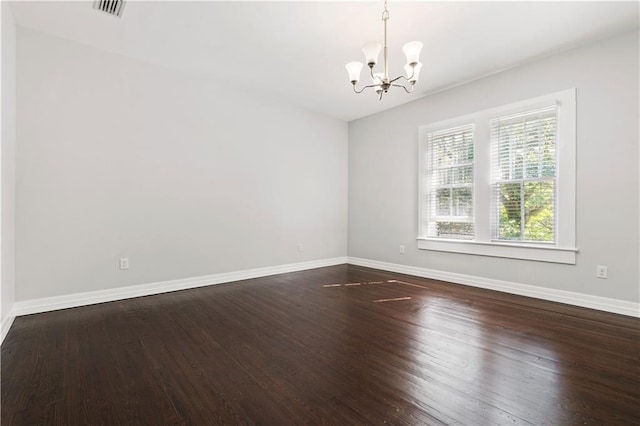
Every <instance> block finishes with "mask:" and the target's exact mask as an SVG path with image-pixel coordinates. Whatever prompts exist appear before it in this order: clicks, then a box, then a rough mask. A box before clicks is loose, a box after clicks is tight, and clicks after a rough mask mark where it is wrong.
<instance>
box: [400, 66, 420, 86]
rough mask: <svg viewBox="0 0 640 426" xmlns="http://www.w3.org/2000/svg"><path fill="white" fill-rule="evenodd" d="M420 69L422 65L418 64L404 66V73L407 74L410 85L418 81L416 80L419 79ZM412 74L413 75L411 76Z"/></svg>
mask: <svg viewBox="0 0 640 426" xmlns="http://www.w3.org/2000/svg"><path fill="white" fill-rule="evenodd" d="M421 69H422V63H420V62H418V63H417V64H415V65H409V64H407V65H405V66H404V71H405V72H406V73H407V78H408V79H409V81H410V82H411V83H415V82H417V81H418V78H419V77H420V70H421ZM411 74H413V75H411Z"/></svg>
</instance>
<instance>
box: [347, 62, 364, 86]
mask: <svg viewBox="0 0 640 426" xmlns="http://www.w3.org/2000/svg"><path fill="white" fill-rule="evenodd" d="M345 68H347V72H348V73H349V81H350V82H352V83H357V82H358V81H360V71H362V62H349V63H348V64H347V65H346V66H345Z"/></svg>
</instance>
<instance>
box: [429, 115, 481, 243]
mask: <svg viewBox="0 0 640 426" xmlns="http://www.w3.org/2000/svg"><path fill="white" fill-rule="evenodd" d="M427 144H428V145H429V148H428V150H427V156H428V158H427V173H428V175H429V187H428V188H427V203H428V213H427V215H428V219H427V220H428V225H427V235H429V236H430V237H436V238H461V239H473V124H470V125H466V126H461V127H456V128H452V129H445V130H443V131H439V132H432V133H429V134H428V135H427Z"/></svg>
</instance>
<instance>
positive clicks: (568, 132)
mask: <svg viewBox="0 0 640 426" xmlns="http://www.w3.org/2000/svg"><path fill="white" fill-rule="evenodd" d="M552 104H555V105H557V119H556V120H557V123H556V126H557V130H556V133H557V143H556V155H557V176H556V180H557V185H558V188H557V200H556V203H557V204H556V209H557V213H556V232H557V233H556V241H555V243H536V242H526V241H517V242H505V241H496V240H492V229H491V220H490V218H491V214H492V209H493V208H494V207H493V205H492V201H491V198H492V197H491V191H492V189H491V136H490V135H491V129H490V122H491V120H493V119H495V118H499V117H501V116H506V115H510V114H517V113H522V112H526V111H529V110H534V109H536V108H541V107H544V106H549V105H552ZM465 124H466V125H468V124H474V168H473V171H474V177H473V181H474V182H473V191H472V196H473V212H474V218H475V222H474V230H475V237H474V239H473V240H461V239H455V240H454V239H444V238H438V237H427V236H426V235H427V233H426V222H425V218H426V216H425V213H426V212H425V208H426V202H425V197H426V196H427V193H428V192H427V191H428V181H427V179H428V177H427V173H426V169H427V167H426V161H423V159H426V158H427V155H429V154H428V149H427V136H428V134H429V133H433V132H437V131H442V130H446V129H447V128H453V127H456V126H462V125H465ZM418 134H419V143H418V173H419V177H418V237H417V240H418V248H419V249H423V250H435V251H443V252H450V253H463V254H472V255H481V256H493V257H503V258H512V259H524V260H535V261H542V262H553V263H564V264H575V263H576V252H577V251H578V250H577V248H576V144H577V141H576V136H577V132H576V89H575V88H572V89H567V90H562V91H559V92H554V93H550V94H547V95H543V96H539V97H536V98H532V99H527V100H524V101H520V102H514V103H511V104H507V105H502V106H499V107H496V108H490V109H486V110H483V111H478V112H476V113H473V114H467V115H464V116H460V117H456V118H452V119H448V120H443V121H438V122H434V123H430V124H427V125H423V126H420V127H419V132H418Z"/></svg>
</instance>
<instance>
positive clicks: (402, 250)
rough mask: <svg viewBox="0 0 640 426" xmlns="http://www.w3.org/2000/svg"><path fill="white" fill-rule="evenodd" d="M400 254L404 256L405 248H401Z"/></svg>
mask: <svg viewBox="0 0 640 426" xmlns="http://www.w3.org/2000/svg"><path fill="white" fill-rule="evenodd" d="M400 254H404V246H400Z"/></svg>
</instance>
